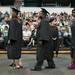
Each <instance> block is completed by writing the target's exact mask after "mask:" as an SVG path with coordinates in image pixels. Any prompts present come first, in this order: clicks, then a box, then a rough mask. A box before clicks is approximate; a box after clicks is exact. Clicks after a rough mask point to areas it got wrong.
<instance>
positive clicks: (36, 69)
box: [31, 68, 42, 71]
mask: <svg viewBox="0 0 75 75" xmlns="http://www.w3.org/2000/svg"><path fill="white" fill-rule="evenodd" d="M41 70H42V69H41V68H34V69H31V71H41Z"/></svg>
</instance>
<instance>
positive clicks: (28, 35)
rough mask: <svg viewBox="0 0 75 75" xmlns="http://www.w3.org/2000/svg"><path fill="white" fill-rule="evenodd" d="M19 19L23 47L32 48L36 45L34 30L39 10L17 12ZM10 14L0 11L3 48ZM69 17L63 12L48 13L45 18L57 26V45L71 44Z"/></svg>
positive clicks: (0, 35)
mask: <svg viewBox="0 0 75 75" xmlns="http://www.w3.org/2000/svg"><path fill="white" fill-rule="evenodd" d="M18 17H19V19H20V20H22V22H23V24H22V25H23V26H22V30H23V47H27V48H32V47H35V46H36V38H35V37H36V32H37V28H38V26H39V23H40V21H41V19H42V18H41V17H39V12H36V11H35V12H34V13H33V12H23V13H21V12H20V13H19V15H18ZM10 19H11V14H9V13H8V12H5V13H4V14H3V13H2V12H1V11H0V48H5V47H6V44H7V41H8V29H9V23H10ZM71 19H72V15H71V14H70V15H68V14H67V13H65V12H61V13H60V14H58V13H52V14H48V16H47V20H48V21H49V23H50V24H52V25H53V26H55V27H57V29H58V38H59V47H69V46H70V44H71V40H70V38H71V29H70V25H71Z"/></svg>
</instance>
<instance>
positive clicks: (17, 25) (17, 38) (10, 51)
mask: <svg viewBox="0 0 75 75" xmlns="http://www.w3.org/2000/svg"><path fill="white" fill-rule="evenodd" d="M19 12H20V11H19V10H18V9H17V8H16V7H12V18H11V20H10V24H9V31H8V45H7V56H8V59H10V60H12V63H11V64H10V66H14V67H15V68H16V69H20V68H22V65H21V64H20V58H21V46H22V22H21V21H20V19H19V18H18V13H19Z"/></svg>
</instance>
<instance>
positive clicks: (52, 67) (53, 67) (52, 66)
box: [45, 65, 55, 69]
mask: <svg viewBox="0 0 75 75" xmlns="http://www.w3.org/2000/svg"><path fill="white" fill-rule="evenodd" d="M45 69H55V65H51V66H46V67H45Z"/></svg>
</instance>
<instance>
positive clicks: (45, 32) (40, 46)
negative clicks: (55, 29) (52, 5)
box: [31, 8, 55, 71]
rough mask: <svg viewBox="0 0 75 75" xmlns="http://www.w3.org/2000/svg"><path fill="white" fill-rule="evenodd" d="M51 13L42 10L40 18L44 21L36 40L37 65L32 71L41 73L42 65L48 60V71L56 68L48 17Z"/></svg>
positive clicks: (38, 30)
mask: <svg viewBox="0 0 75 75" xmlns="http://www.w3.org/2000/svg"><path fill="white" fill-rule="evenodd" d="M48 13H49V12H48V11H47V10H45V9H44V8H41V11H40V14H39V15H40V16H41V17H42V20H41V22H40V24H39V27H38V29H37V34H36V39H37V58H36V60H37V63H36V65H35V67H34V68H33V69H31V70H32V71H40V70H42V65H43V62H44V60H47V62H48V66H46V67H45V68H46V69H53V68H55V64H54V61H53V49H52V37H51V33H50V32H51V29H50V25H49V22H48V20H47V19H46V16H47V14H48Z"/></svg>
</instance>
